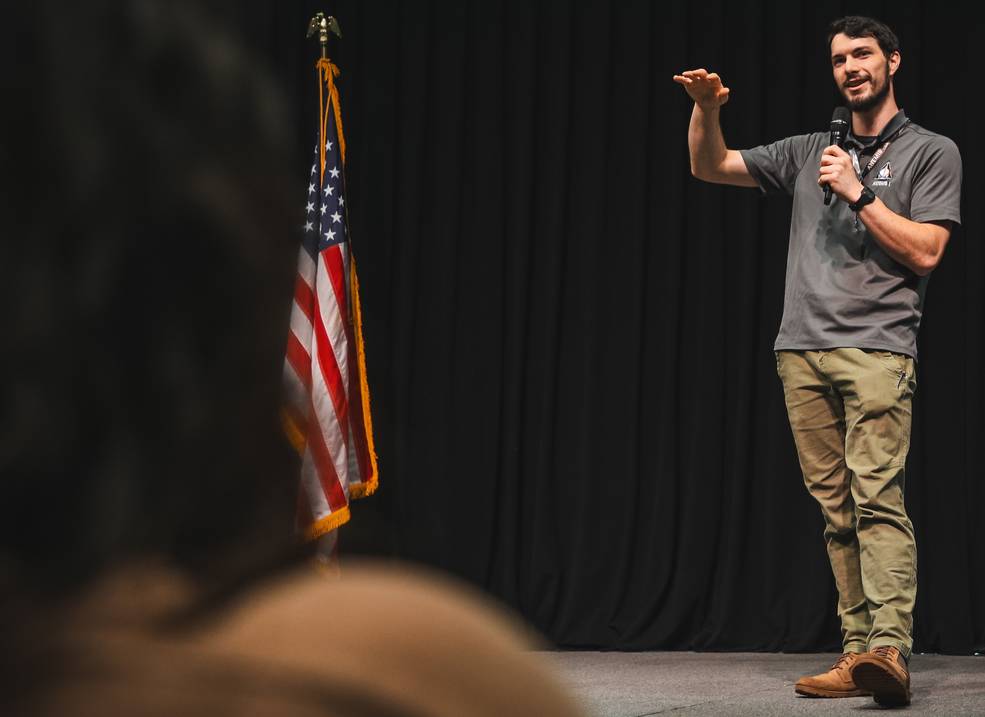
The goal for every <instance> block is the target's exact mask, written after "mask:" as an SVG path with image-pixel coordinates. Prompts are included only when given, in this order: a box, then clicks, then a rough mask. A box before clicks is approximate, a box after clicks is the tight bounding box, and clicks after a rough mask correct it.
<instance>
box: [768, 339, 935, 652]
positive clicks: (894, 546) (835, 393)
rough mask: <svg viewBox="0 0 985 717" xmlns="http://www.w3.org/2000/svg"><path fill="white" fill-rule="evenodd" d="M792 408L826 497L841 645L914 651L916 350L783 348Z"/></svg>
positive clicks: (810, 476)
mask: <svg viewBox="0 0 985 717" xmlns="http://www.w3.org/2000/svg"><path fill="white" fill-rule="evenodd" d="M776 368H777V373H778V374H779V376H780V379H781V380H782V381H783V393H784V397H785V399H786V404H787V415H788V417H789V419H790V428H791V429H792V431H793V437H794V442H795V443H796V445H797V454H798V456H799V458H800V467H801V469H802V470H803V472H804V482H805V483H806V484H807V490H808V491H809V492H810V494H811V495H812V496H814V498H815V499H817V502H818V503H820V505H821V513H822V514H823V516H824V522H825V529H824V539H825V542H826V543H827V547H828V558H829V559H830V561H831V570H832V572H833V573H834V578H835V584H836V585H837V587H838V616H839V617H840V618H841V631H842V645H843V649H844V651H845V652H864V651H866V650H871V649H873V648H875V647H878V646H880V645H893V646H895V647H898V648H899V649H900V650H901V651H902V652H903V654H904V655H906V656H907V657H909V656H910V651H911V648H912V646H913V605H914V602H915V600H916V592H917V550H916V542H915V540H914V536H913V525H912V524H911V523H910V519H909V518H908V517H907V515H906V508H905V507H904V506H903V483H904V473H903V469H904V465H905V463H906V454H907V451H908V450H909V447H910V424H911V417H912V414H911V410H910V406H911V403H912V399H913V393H914V391H915V390H916V387H917V383H916V374H915V371H914V362H913V359H911V358H909V357H908V356H903V355H901V354H895V353H890V352H888V351H870V350H863V349H853V348H839V349H830V350H824V351H778V352H777V353H776Z"/></svg>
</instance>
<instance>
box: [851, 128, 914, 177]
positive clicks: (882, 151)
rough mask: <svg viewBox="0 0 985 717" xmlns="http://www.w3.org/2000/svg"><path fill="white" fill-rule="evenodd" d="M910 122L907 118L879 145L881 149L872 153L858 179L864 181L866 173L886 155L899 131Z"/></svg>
mask: <svg viewBox="0 0 985 717" xmlns="http://www.w3.org/2000/svg"><path fill="white" fill-rule="evenodd" d="M908 124H910V120H909V119H907V120H906V121H905V122H904V123H903V124H901V125H900V126H899V129H897V130H896V131H895V132H893V133H892V134H891V135H889V137H887V138H886V140H885V141H884V142H883V143H882V144H881V145H879V149H877V150H876V152H875V154H873V155H872V159H870V160H869V163H868V164H867V165H865V169H863V170H861V171H860V172H859V173H858V180H859V181H860V182H864V180H865V175H867V174H868V173H869V171H870V170H871V169H872V168H873V167H875V166H876V162H878V161H879V158H880V157H882V155H884V154H885V153H886V150H888V149H889V146H890V145H891V144H892V143H893V141H894V140H895V139H896V138H897V137H898V136H899V133H900V132H902V131H903V128H904V127H906V126H907V125H908ZM857 154H858V153H856V155H857ZM856 166H857V165H856Z"/></svg>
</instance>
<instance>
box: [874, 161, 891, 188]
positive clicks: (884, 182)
mask: <svg viewBox="0 0 985 717" xmlns="http://www.w3.org/2000/svg"><path fill="white" fill-rule="evenodd" d="M892 183H893V167H892V165H891V164H890V163H889V162H886V164H884V165H883V167H882V169H880V170H879V173H878V174H877V175H876V178H875V179H874V180H872V186H873V187H888V186H889V185H891V184H892Z"/></svg>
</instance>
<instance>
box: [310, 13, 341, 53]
mask: <svg viewBox="0 0 985 717" xmlns="http://www.w3.org/2000/svg"><path fill="white" fill-rule="evenodd" d="M329 31H331V32H332V33H334V34H335V36H336V37H338V38H339V39H340V40H341V39H342V28H340V27H339V21H338V20H336V19H335V18H334V17H333V16H332V15H329V16H328V17H325V13H323V12H316V13H315V16H314V17H313V18H311V19H310V20H309V21H308V32H307V34H306V35H305V37H309V38H310V37H313V36H314V34H315V33H316V32H317V33H318V44H319V45H321V56H322V57H323V58H327V57H328V33H329Z"/></svg>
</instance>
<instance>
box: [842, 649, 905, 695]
mask: <svg viewBox="0 0 985 717" xmlns="http://www.w3.org/2000/svg"><path fill="white" fill-rule="evenodd" d="M851 673H852V679H853V680H855V684H856V685H858V686H859V687H860V688H862V689H864V690H868V691H869V692H871V693H872V697H873V698H874V699H875V701H876V702H877V703H878V704H880V705H882V706H883V707H901V706H903V705H908V704H910V671H909V670H908V669H907V667H906V659H905V658H904V657H903V653H902V652H900V651H899V649H897V648H895V647H890V646H885V647H876V648H873V650H872V651H871V652H866V653H864V654H862V655H859V657H858V659H857V660H855V662H854V664H852V667H851Z"/></svg>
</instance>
